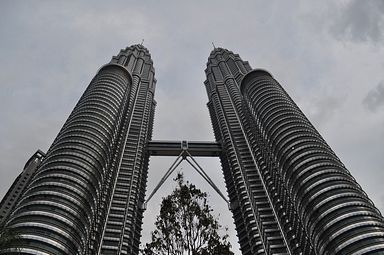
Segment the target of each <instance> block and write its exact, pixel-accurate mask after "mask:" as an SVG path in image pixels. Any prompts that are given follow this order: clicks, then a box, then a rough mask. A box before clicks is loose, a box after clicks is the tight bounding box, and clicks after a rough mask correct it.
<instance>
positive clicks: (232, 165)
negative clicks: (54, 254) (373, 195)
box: [205, 48, 384, 254]
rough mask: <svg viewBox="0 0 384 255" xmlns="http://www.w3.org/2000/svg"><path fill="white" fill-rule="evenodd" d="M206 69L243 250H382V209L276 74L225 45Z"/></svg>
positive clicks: (217, 134)
mask: <svg viewBox="0 0 384 255" xmlns="http://www.w3.org/2000/svg"><path fill="white" fill-rule="evenodd" d="M206 74H207V80H206V82H205V86H206V89H207V93H208V98H209V102H208V108H209V112H210V115H211V120H212V124H213V128H214V132H215V136H216V140H217V141H219V142H220V143H221V144H222V146H223V153H222V155H221V157H220V158H221V162H222V166H223V171H224V175H225V181H226V184H227V189H228V194H229V198H230V201H231V203H232V204H233V206H232V207H233V216H234V219H235V224H236V228H237V232H238V237H239V242H240V246H241V250H242V252H243V254H368V253H369V254H383V253H384V220H383V217H382V216H381V214H380V212H379V211H378V209H376V207H375V206H374V205H373V203H372V202H371V200H369V198H368V197H367V195H366V194H365V193H364V191H363V190H362V189H361V187H360V186H359V185H358V184H357V183H356V181H355V179H354V178H353V177H352V176H351V174H350V173H349V172H348V170H347V169H346V168H345V166H344V165H343V164H342V163H341V162H340V160H339V159H338V158H337V156H336V155H335V153H334V152H333V151H332V150H331V148H330V147H329V146H328V145H327V143H326V142H325V141H324V139H323V138H322V137H321V135H320V134H319V133H318V132H317V131H316V129H315V128H314V127H313V126H312V125H311V123H310V122H309V121H308V119H307V118H306V117H305V116H304V114H303V113H302V112H301V111H300V109H299V108H298V107H297V106H296V104H295V103H294V102H293V101H292V99H291V98H290V97H289V96H288V94H287V93H286V92H285V91H284V89H283V88H282V87H281V86H280V84H279V83H278V82H277V81H276V80H275V79H273V77H272V75H271V74H269V73H268V72H267V71H265V70H260V69H257V70H252V68H251V67H250V65H249V64H248V62H245V61H242V60H241V59H240V57H239V56H238V55H236V54H233V53H232V52H231V51H228V50H225V49H221V48H217V49H215V50H213V51H212V53H211V55H210V57H209V59H208V64H207V69H206Z"/></svg>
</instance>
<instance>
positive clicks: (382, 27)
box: [330, 0, 384, 42]
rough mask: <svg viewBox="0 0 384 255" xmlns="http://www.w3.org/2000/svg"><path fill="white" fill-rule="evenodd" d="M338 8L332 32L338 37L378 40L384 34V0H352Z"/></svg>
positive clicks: (360, 40) (357, 40)
mask: <svg viewBox="0 0 384 255" xmlns="http://www.w3.org/2000/svg"><path fill="white" fill-rule="evenodd" d="M344 4H345V5H344V6H343V7H342V8H340V9H336V12H337V14H336V16H335V18H334V19H333V22H332V23H331V26H330V32H331V34H333V35H334V36H335V37H336V38H338V39H346V40H351V41H356V42H362V41H373V42H378V41H381V40H382V39H383V36H384V16H383V13H384V1H382V0H371V1H359V0H352V1H349V2H347V3H344Z"/></svg>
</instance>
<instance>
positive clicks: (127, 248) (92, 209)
mask: <svg viewBox="0 0 384 255" xmlns="http://www.w3.org/2000/svg"><path fill="white" fill-rule="evenodd" d="M155 84H156V80H155V78H154V68H153V64H152V60H151V56H150V54H149V52H148V50H147V49H145V48H144V47H143V46H141V45H134V46H131V47H128V48H126V49H125V50H121V52H120V53H119V54H118V56H116V57H113V58H112V60H111V62H110V63H109V64H106V65H105V66H103V67H102V68H101V69H100V70H99V71H98V72H97V74H96V76H95V77H94V78H93V79H92V81H91V83H90V84H89V86H88V88H87V89H86V91H85V92H84V94H83V95H82V97H81V98H80V100H79V102H78V103H77V105H76V106H75V108H74V110H73V111H72V113H71V114H70V116H69V117H68V119H67V121H66V122H65V124H64V126H63V128H62V129H61V131H60V132H59V134H58V135H57V137H56V139H55V140H54V142H53V144H52V146H51V147H50V148H49V150H48V152H47V154H46V157H45V159H44V161H43V162H42V163H41V165H40V166H39V168H38V170H37V172H36V174H35V175H34V177H33V178H32V179H31V181H30V183H29V185H28V187H27V188H26V190H25V192H24V193H23V195H22V196H21V198H20V199H19V201H18V202H17V205H16V208H15V209H14V211H13V213H12V215H11V217H10V218H9V219H8V222H7V225H8V227H10V228H12V229H14V230H15V231H16V232H17V233H18V234H19V237H20V238H19V240H17V241H16V242H15V243H13V244H11V246H10V247H9V248H8V249H7V250H6V251H4V252H5V253H7V254H10V253H23V254H97V253H100V254H117V253H119V254H137V253H138V246H139V241H140V231H141V221H142V210H139V209H138V207H139V205H140V203H141V202H143V201H144V192H145V185H146V178H147V168H148V158H149V157H148V154H147V153H146V152H145V150H144V146H145V145H146V143H147V142H148V140H149V139H150V138H151V134H152V125H153V115H154V108H155V105H156V103H155V101H154V99H153V97H154V92H155Z"/></svg>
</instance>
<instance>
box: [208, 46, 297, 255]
mask: <svg viewBox="0 0 384 255" xmlns="http://www.w3.org/2000/svg"><path fill="white" fill-rule="evenodd" d="M250 70H251V67H250V66H249V64H248V63H247V62H244V61H242V60H241V59H240V57H239V56H238V55H237V54H233V53H232V52H230V51H228V50H224V49H221V48H216V49H215V50H213V51H212V53H211V54H210V56H209V59H208V63H207V69H206V71H205V72H206V76H207V80H206V81H205V86H206V89H207V93H208V99H209V102H208V108H209V112H210V116H211V121H212V125H213V129H214V133H215V137H216V140H217V141H218V142H220V143H221V144H222V147H223V150H224V152H223V153H222V155H221V157H220V159H221V163H222V167H223V172H224V177H225V182H226V186H227V191H228V195H229V199H230V202H231V205H232V206H231V207H232V212H233V217H234V220H235V225H236V229H237V233H238V238H239V243H240V248H241V251H242V254H244V255H246V254H250V255H251V254H252V255H255V254H289V253H290V248H289V243H288V242H289V240H287V239H286V238H285V236H284V234H283V229H282V226H281V223H280V222H279V219H278V214H277V212H276V210H275V208H274V207H273V204H272V202H273V201H272V198H271V196H270V194H269V192H268V185H269V184H268V180H265V179H264V178H263V169H261V168H260V166H259V165H258V162H257V161H256V159H255V155H254V153H253V152H252V147H251V140H249V137H248V130H247V129H248V127H247V125H246V123H245V117H246V115H245V112H244V110H243V102H242V101H243V100H242V96H241V94H240V89H239V88H240V81H241V80H242V78H243V77H244V76H245V74H247V73H248V72H249V71H250Z"/></svg>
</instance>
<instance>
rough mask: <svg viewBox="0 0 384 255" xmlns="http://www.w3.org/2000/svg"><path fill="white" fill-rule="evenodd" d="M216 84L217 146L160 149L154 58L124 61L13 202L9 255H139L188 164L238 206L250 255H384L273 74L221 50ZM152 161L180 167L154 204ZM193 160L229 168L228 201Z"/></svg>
mask: <svg viewBox="0 0 384 255" xmlns="http://www.w3.org/2000/svg"><path fill="white" fill-rule="evenodd" d="M206 75H207V80H206V81H205V87H206V90H207V94H208V108H209V112H210V116H211V120H212V125H213V130H214V133H215V137H216V141H215V142H203V141H202V142H188V141H151V134H152V126H153V118H154V109H155V106H156V102H155V100H154V92H155V84H156V80H155V78H154V68H153V63H152V60H151V56H150V54H149V52H148V50H147V49H146V48H144V47H143V46H142V45H133V46H131V47H128V48H126V49H124V50H121V52H120V53H119V54H118V55H117V56H116V57H113V58H112V60H111V62H110V63H109V64H107V65H105V66H103V67H102V68H101V69H100V70H99V71H98V72H97V74H96V76H95V77H94V78H93V79H92V81H91V83H90V85H89V86H88V88H87V89H86V91H85V92H84V94H83V96H82V97H81V98H80V100H79V102H78V103H77V105H76V107H75V108H74V110H73V112H72V113H71V115H70V116H69V118H68V120H67V121H66V122H65V124H64V126H63V128H62V129H61V131H60V132H59V134H58V136H57V138H56V139H55V141H54V142H53V144H52V146H51V147H50V148H49V150H48V152H47V154H46V155H45V156H44V154H43V153H41V152H39V153H38V154H35V155H34V156H33V157H32V158H31V160H30V161H28V163H27V164H26V168H25V170H24V172H23V173H22V174H21V175H20V177H19V178H18V179H17V180H16V182H15V184H14V185H13V186H12V187H11V189H10V191H9V192H8V193H7V195H6V197H5V198H4V199H3V202H2V204H1V210H0V213H1V217H2V219H3V221H4V222H5V223H6V226H7V227H8V228H11V229H13V230H15V231H16V232H17V233H18V234H19V237H20V238H19V239H18V240H15V241H14V242H12V243H11V244H10V245H9V246H8V247H7V248H6V249H4V250H2V251H0V254H39V255H46V254H84V255H88V254H107V255H108V254H138V253H139V244H140V236H141V225H142V218H143V210H145V208H146V204H147V202H148V200H149V199H150V198H151V197H152V196H153V194H154V192H156V190H157V189H158V188H159V187H160V185H161V184H162V183H164V181H165V180H166V178H168V177H169V176H170V174H171V173H172V171H173V170H174V169H175V168H176V167H177V165H178V164H180V162H181V161H183V160H186V161H188V163H190V164H191V166H192V167H193V168H194V169H195V170H196V171H197V172H198V173H199V174H200V175H201V176H202V177H203V178H204V179H205V180H206V181H207V182H208V183H209V184H210V185H211V186H212V187H213V188H214V189H215V190H216V191H217V192H218V193H219V194H220V195H221V197H222V198H223V199H224V200H225V202H227V203H228V205H229V209H230V210H231V211H232V213H233V218H234V221H235V225H236V229H237V233H238V238H239V243H240V247H241V251H242V254H244V255H254V254H280V255H282V254H303V255H304V254H305V255H307V254H309V255H311V254H340V255H342V254H356V255H357V254H383V253H384V220H383V217H382V216H381V214H380V212H379V211H378V210H377V209H376V207H375V206H374V205H373V203H372V202H371V201H370V200H369V199H368V197H367V195H366V194H365V193H364V192H363V191H362V189H361V188H360V186H359V185H358V184H357V183H356V181H355V180H354V178H353V177H352V176H351V175H350V173H349V172H348V171H347V170H346V169H345V167H344V165H343V164H342V163H341V162H340V160H339V159H338V158H337V156H336V155H335V153H334V152H333V151H332V150H331V149H330V147H329V146H328V145H327V144H326V142H325V141H324V139H323V138H322V137H321V136H320V134H319V133H318V132H317V131H316V130H315V128H314V127H313V126H312V125H311V123H310V122H309V121H308V120H307V118H306V117H305V116H304V114H303V113H302V112H301V111H300V109H299V108H298V107H297V106H296V104H295V103H294V102H293V101H292V99H291V98H290V97H289V96H288V95H287V93H286V92H285V91H284V89H283V88H282V87H281V86H280V84H279V83H278V82H277V81H276V80H275V79H273V77H272V76H271V74H269V73H268V72H267V71H265V70H260V69H257V70H253V69H252V68H251V67H250V65H249V64H248V62H245V61H243V60H242V59H241V58H240V57H239V56H238V55H237V54H233V53H232V52H231V51H228V50H225V49H221V48H215V49H214V50H213V51H212V53H211V54H210V56H209V59H208V64H207V69H206ZM150 156H177V159H176V161H175V162H174V164H173V165H172V166H171V167H170V169H169V170H168V172H167V173H166V174H165V176H164V177H163V178H162V179H161V180H160V183H159V185H158V186H157V187H156V188H155V189H154V192H152V193H151V194H150V195H149V197H148V198H147V201H145V199H144V198H145V191H146V182H147V171H148V160H149V157H150ZM193 157H220V159H221V163H222V168H223V172H224V177H225V182H226V186H227V192H228V198H229V199H227V198H226V197H225V196H224V195H223V194H222V193H221V192H220V190H219V189H218V188H217V187H216V186H215V184H214V183H213V182H212V180H211V179H210V178H209V176H207V175H206V173H205V172H204V170H203V169H202V168H201V167H200V166H199V165H198V163H197V162H196V161H195V159H194V158H193ZM15 190H16V191H17V193H16V191H15ZM18 190H20V191H18Z"/></svg>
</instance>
